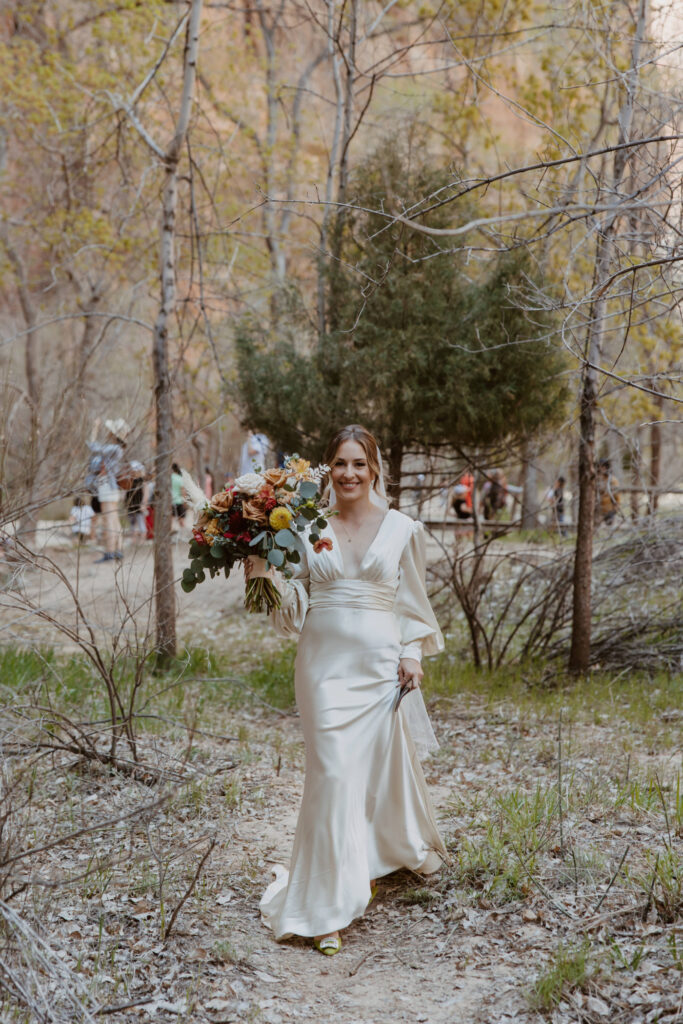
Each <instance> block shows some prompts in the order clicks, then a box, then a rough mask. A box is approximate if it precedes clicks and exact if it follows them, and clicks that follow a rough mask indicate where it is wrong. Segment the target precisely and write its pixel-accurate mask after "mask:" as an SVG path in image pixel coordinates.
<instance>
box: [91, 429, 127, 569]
mask: <svg viewBox="0 0 683 1024" xmlns="http://www.w3.org/2000/svg"><path fill="white" fill-rule="evenodd" d="M99 425H100V421H99V420H96V421H95V424H94V427H93V434H92V439H91V440H90V441H88V448H89V449H90V466H89V468H88V475H87V477H86V483H87V484H88V486H89V488H90V490H91V491H92V489H93V487H95V488H96V490H95V495H96V497H97V500H98V503H99V508H100V510H101V515H102V525H103V529H104V554H103V555H102V556H101V557H100V558H98V559H96V561H97V562H111V561H120V560H121V559H122V558H123V552H122V551H121V523H120V522H119V500H120V492H119V484H118V475H119V472H120V469H121V462H122V460H123V455H124V452H125V448H126V437H127V436H128V434H129V433H130V427H129V426H128V424H127V423H126V421H125V420H122V419H117V420H105V422H104V426H105V428H106V431H107V436H106V439H105V440H104V442H99V441H95V437H96V435H97V432H98V429H99ZM93 481H94V483H93ZM93 511H94V510H93Z"/></svg>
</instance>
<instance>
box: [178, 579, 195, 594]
mask: <svg viewBox="0 0 683 1024" xmlns="http://www.w3.org/2000/svg"><path fill="white" fill-rule="evenodd" d="M180 586H181V587H182V588H183V590H184V591H185V593H186V594H191V593H192V591H193V590H194V588H195V587H196V586H197V584H196V583H195V581H194V580H181V581H180Z"/></svg>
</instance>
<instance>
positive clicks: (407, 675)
mask: <svg viewBox="0 0 683 1024" xmlns="http://www.w3.org/2000/svg"><path fill="white" fill-rule="evenodd" d="M423 675H424V672H423V671H422V665H421V664H420V662H419V661H416V660H415V658H401V660H400V661H399V663H398V681H399V683H400V684H401V686H409V687H410V689H411V690H416V689H417V687H418V686H419V685H420V683H421V682H422V677H423Z"/></svg>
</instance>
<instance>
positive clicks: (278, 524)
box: [270, 508, 292, 530]
mask: <svg viewBox="0 0 683 1024" xmlns="http://www.w3.org/2000/svg"><path fill="white" fill-rule="evenodd" d="M291 521H292V513H291V512H290V511H289V509H288V508H274V509H273V511H272V512H271V513H270V525H271V526H272V527H273V529H274V530H286V529H287V527H288V526H289V524H290V523H291Z"/></svg>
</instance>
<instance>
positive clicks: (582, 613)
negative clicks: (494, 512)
mask: <svg viewBox="0 0 683 1024" xmlns="http://www.w3.org/2000/svg"><path fill="white" fill-rule="evenodd" d="M647 9H648V0H640V4H639V9H638V22H637V24H636V31H635V37H634V40H633V50H632V53H631V66H630V68H629V70H628V72H627V73H626V75H625V83H626V98H625V101H624V105H623V106H622V108H621V110H620V111H619V126H620V131H619V140H618V141H619V144H620V145H622V144H623V143H625V142H628V141H630V136H631V125H632V123H633V107H634V100H635V91H636V86H637V81H638V66H639V62H640V51H641V48H642V45H643V39H644V35H645V30H646V25H647ZM628 152H629V151H628V150H627V149H625V148H624V149H620V150H617V152H616V153H615V156H614V165H613V173H612V177H611V181H610V182H609V183H607V184H606V186H605V187H604V189H603V192H604V196H605V198H606V199H610V198H611V199H612V201H614V196H616V195H617V194H618V191H619V186H620V184H621V182H622V180H623V177H624V170H625V167H626V162H627V159H628ZM617 218H618V212H617V211H615V212H614V213H611V214H607V215H605V221H604V222H603V224H602V225H598V232H599V233H598V242H597V248H596V253H595V272H594V278H593V294H594V295H595V298H594V300H593V302H592V303H591V308H590V312H589V316H588V323H589V327H588V334H587V338H586V348H585V355H584V364H583V371H582V387H581V415H580V419H579V423H580V438H579V515H578V519H577V524H576V550H575V555H574V591H573V602H572V637H571V650H570V654H569V669H570V671H572V672H587V671H588V667H589V664H590V645H591V579H592V562H593V521H594V520H593V517H594V511H595V417H596V412H597V369H596V368H597V366H598V364H599V360H600V354H601V342H602V330H603V327H602V325H603V321H604V318H605V314H606V312H607V290H608V282H609V277H610V272H611V263H612V252H613V245H614V236H615V233H616V226H617Z"/></svg>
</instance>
